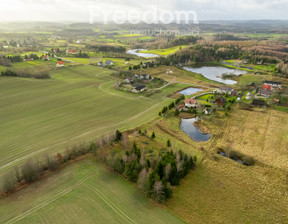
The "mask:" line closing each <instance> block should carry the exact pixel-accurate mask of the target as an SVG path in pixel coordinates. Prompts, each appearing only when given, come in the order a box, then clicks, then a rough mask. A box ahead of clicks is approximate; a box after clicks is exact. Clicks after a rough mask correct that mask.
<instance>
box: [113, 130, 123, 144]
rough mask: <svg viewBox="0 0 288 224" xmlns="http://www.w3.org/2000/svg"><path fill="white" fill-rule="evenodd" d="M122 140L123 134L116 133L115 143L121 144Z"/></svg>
mask: <svg viewBox="0 0 288 224" xmlns="http://www.w3.org/2000/svg"><path fill="white" fill-rule="evenodd" d="M121 139H122V133H121V132H120V131H118V130H116V132H115V140H114V141H115V142H119V141H120V140H121Z"/></svg>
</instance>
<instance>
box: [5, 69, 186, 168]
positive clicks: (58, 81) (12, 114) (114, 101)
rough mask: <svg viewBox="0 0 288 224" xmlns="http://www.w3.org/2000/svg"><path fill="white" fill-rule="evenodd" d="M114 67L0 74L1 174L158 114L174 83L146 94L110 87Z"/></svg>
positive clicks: (166, 101) (166, 100)
mask: <svg viewBox="0 0 288 224" xmlns="http://www.w3.org/2000/svg"><path fill="white" fill-rule="evenodd" d="M112 72H113V71H111V70H108V69H101V68H97V67H95V66H76V67H70V68H61V69H57V70H54V71H53V72H52V73H51V76H52V78H51V79H49V80H35V79H23V78H14V77H0V98H1V100H0V117H1V126H0V133H1V135H0V149H1V155H2V156H1V158H0V173H3V172H6V170H7V169H8V168H11V167H14V166H15V165H17V164H20V163H23V162H25V161H26V160H27V159H30V158H32V157H39V156H42V155H43V154H45V153H52V152H58V151H62V150H65V149H66V148H67V147H70V146H72V145H73V144H75V143H79V142H81V141H84V140H85V141H86V140H87V141H88V140H94V139H95V138H97V137H99V136H101V135H103V134H105V133H107V132H110V131H112V130H116V129H120V130H124V129H128V128H134V127H137V126H138V125H141V124H143V123H145V122H147V121H149V120H152V119H153V118H155V116H157V114H158V111H159V110H160V109H161V108H162V107H163V106H164V105H166V104H167V103H168V102H169V101H171V100H169V99H168V98H167V97H166V96H167V94H169V93H172V92H174V91H176V90H177V89H180V88H183V85H177V84H175V85H173V86H169V87H167V89H163V92H162V93H158V94H156V95H155V94H154V95H153V96H152V97H150V98H147V97H144V96H143V95H138V94H131V93H125V92H119V91H117V90H115V89H114V88H113V84H114V81H113V80H114V78H113V77H112V76H110V74H111V73H112Z"/></svg>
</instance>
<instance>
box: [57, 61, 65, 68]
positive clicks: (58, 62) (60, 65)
mask: <svg viewBox="0 0 288 224" xmlns="http://www.w3.org/2000/svg"><path fill="white" fill-rule="evenodd" d="M63 66H64V62H63V61H57V65H56V67H58V68H59V67H63Z"/></svg>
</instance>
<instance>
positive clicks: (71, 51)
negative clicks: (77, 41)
mask: <svg viewBox="0 0 288 224" xmlns="http://www.w3.org/2000/svg"><path fill="white" fill-rule="evenodd" d="M78 53H79V52H78V51H77V50H74V49H68V50H66V54H78Z"/></svg>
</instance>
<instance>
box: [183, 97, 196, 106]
mask: <svg viewBox="0 0 288 224" xmlns="http://www.w3.org/2000/svg"><path fill="white" fill-rule="evenodd" d="M184 103H185V107H189V108H191V107H197V100H195V99H186V100H185V101H184Z"/></svg>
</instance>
